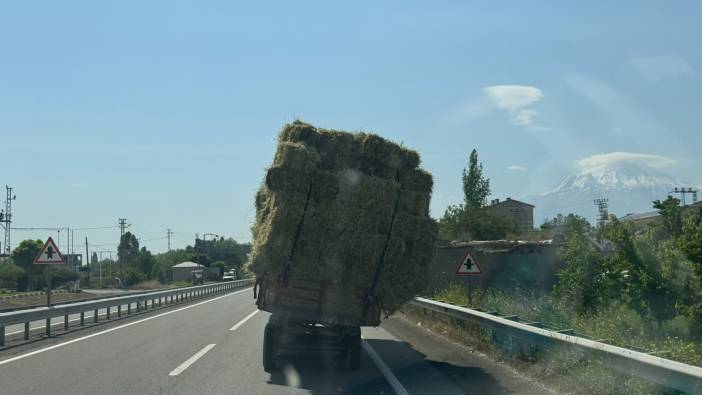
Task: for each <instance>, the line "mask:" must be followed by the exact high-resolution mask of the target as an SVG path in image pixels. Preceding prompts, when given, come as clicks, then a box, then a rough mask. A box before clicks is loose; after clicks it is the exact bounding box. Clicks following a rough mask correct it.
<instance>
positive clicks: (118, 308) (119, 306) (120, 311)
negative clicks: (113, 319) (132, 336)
mask: <svg viewBox="0 0 702 395" xmlns="http://www.w3.org/2000/svg"><path fill="white" fill-rule="evenodd" d="M121 316H122V305H121V304H120V305H117V317H121Z"/></svg>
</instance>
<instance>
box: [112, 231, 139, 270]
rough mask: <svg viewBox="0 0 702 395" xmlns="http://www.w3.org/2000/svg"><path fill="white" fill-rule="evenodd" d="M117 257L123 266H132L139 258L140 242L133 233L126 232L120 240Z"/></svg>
mask: <svg viewBox="0 0 702 395" xmlns="http://www.w3.org/2000/svg"><path fill="white" fill-rule="evenodd" d="M117 256H118V257H119V262H120V263H121V264H123V265H129V264H131V263H132V262H133V261H134V260H135V259H136V258H137V257H138V256H139V240H137V238H136V236H134V234H132V233H131V232H126V233H125V234H123V235H122V237H121V238H120V240H119V246H117Z"/></svg>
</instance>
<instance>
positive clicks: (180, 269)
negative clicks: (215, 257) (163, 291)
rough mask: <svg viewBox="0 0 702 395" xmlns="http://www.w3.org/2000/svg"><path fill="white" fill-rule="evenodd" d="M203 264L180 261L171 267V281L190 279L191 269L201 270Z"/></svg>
mask: <svg viewBox="0 0 702 395" xmlns="http://www.w3.org/2000/svg"><path fill="white" fill-rule="evenodd" d="M204 267H205V266H203V265H198V264H197V263H195V262H181V263H179V264H177V265H173V266H172V267H171V281H190V280H191V279H192V274H191V272H192V271H193V270H202V268H204Z"/></svg>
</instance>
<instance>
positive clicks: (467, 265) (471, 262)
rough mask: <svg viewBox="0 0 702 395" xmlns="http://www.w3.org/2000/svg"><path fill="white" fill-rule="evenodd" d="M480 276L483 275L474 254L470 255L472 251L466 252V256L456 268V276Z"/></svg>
mask: <svg viewBox="0 0 702 395" xmlns="http://www.w3.org/2000/svg"><path fill="white" fill-rule="evenodd" d="M478 274H483V271H482V269H480V264H479V263H478V260H477V259H475V257H474V256H473V254H471V253H470V250H469V251H466V255H464V256H463V258H461V261H460V262H458V266H457V267H456V275H457V276H471V275H478Z"/></svg>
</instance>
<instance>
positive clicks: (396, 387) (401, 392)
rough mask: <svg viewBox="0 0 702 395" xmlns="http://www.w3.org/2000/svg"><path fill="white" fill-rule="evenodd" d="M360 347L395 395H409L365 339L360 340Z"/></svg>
mask: <svg viewBox="0 0 702 395" xmlns="http://www.w3.org/2000/svg"><path fill="white" fill-rule="evenodd" d="M361 346H362V347H363V349H364V350H365V351H366V353H367V354H368V356H369V357H370V358H371V359H372V360H373V363H374V364H375V366H376V367H378V370H380V373H382V374H383V376H384V377H385V380H387V381H388V384H390V386H391V387H392V389H393V391H395V393H396V394H397V395H409V392H407V390H406V389H405V387H404V386H402V384H401V383H400V380H398V379H397V377H395V375H394V374H393V373H392V370H390V368H389V367H388V365H386V364H385V362H383V360H382V359H380V356H379V355H378V354H377V353H376V352H375V350H374V349H373V347H371V346H370V344H368V342H367V341H366V340H365V339H361Z"/></svg>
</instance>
